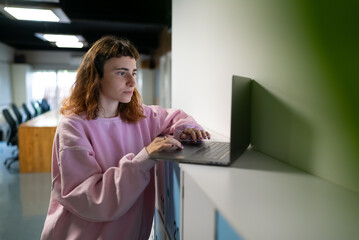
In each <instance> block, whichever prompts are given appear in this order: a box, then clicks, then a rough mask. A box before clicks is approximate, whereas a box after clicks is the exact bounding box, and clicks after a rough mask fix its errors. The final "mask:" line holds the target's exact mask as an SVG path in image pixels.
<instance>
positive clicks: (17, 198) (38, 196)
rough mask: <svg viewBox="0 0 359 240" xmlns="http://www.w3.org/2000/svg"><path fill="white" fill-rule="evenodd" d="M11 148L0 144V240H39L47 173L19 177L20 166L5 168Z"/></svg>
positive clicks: (47, 192)
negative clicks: (5, 160) (5, 161)
mask: <svg viewBox="0 0 359 240" xmlns="http://www.w3.org/2000/svg"><path fill="white" fill-rule="evenodd" d="M14 150H16V149H15V148H14V147H8V146H6V142H0V240H13V239H14V240H19V239H26V240H32V239H36V240H39V239H40V236H41V231H42V227H43V224H44V221H45V217H46V213H47V208H48V204H49V198H50V190H51V174H50V173H31V174H28V173H27V174H19V163H18V162H16V163H14V164H12V165H11V168H10V169H7V168H6V167H5V166H4V164H3V163H4V159H6V158H7V157H10V156H11V155H12V154H13V151H14Z"/></svg>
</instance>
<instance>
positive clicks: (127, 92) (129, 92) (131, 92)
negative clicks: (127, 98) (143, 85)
mask: <svg viewBox="0 0 359 240" xmlns="http://www.w3.org/2000/svg"><path fill="white" fill-rule="evenodd" d="M124 93H125V94H128V95H132V94H133V91H126V92H124Z"/></svg>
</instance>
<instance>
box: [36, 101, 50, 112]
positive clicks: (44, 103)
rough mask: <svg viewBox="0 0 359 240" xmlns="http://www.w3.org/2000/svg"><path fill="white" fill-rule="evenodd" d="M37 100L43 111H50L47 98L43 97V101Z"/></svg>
mask: <svg viewBox="0 0 359 240" xmlns="http://www.w3.org/2000/svg"><path fill="white" fill-rule="evenodd" d="M37 102H38V103H39V106H40V108H41V111H42V112H43V113H45V112H48V111H50V105H49V103H48V102H47V100H46V99H45V98H43V99H42V100H41V102H40V101H37Z"/></svg>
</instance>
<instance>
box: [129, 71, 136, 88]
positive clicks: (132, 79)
mask: <svg viewBox="0 0 359 240" xmlns="http://www.w3.org/2000/svg"><path fill="white" fill-rule="evenodd" d="M127 84H128V85H129V86H131V87H132V86H134V85H136V76H133V75H132V74H128V78H127Z"/></svg>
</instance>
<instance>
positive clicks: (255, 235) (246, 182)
mask: <svg viewBox="0 0 359 240" xmlns="http://www.w3.org/2000/svg"><path fill="white" fill-rule="evenodd" d="M180 167H181V169H182V170H183V171H184V172H185V173H186V174H189V175H190V176H191V178H193V180H194V181H195V182H196V183H197V184H198V186H199V187H200V188H201V189H202V190H203V192H204V194H206V195H207V197H208V198H209V199H210V200H211V201H212V202H213V204H214V206H215V207H216V208H217V209H218V210H219V211H220V212H221V214H222V215H223V216H224V217H225V218H226V219H227V220H228V221H229V222H230V224H232V226H233V228H234V229H235V230H236V231H237V232H238V234H239V235H240V236H242V237H243V238H244V239H255V240H257V239H276V240H277V239H278V240H279V239H285V240H292V239H300V240H303V239H306V240H307V239H316V240H317V239H326V240H327V239H336V240H337V239H359V194H357V193H355V192H352V191H350V190H347V189H345V188H342V187H340V186H338V185H335V184H332V183H330V182H328V181H325V180H323V179H321V178H318V177H315V176H313V175H310V174H308V173H305V172H303V171H301V170H299V169H297V168H294V167H292V166H290V165H288V164H286V163H283V162H281V161H278V160H276V159H273V158H271V157H269V156H266V155H264V154H262V153H260V152H257V151H255V150H247V151H246V152H245V153H244V154H243V155H242V156H241V157H240V158H239V159H237V161H236V162H234V163H233V164H232V165H231V166H230V167H217V166H203V165H194V164H180Z"/></svg>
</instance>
